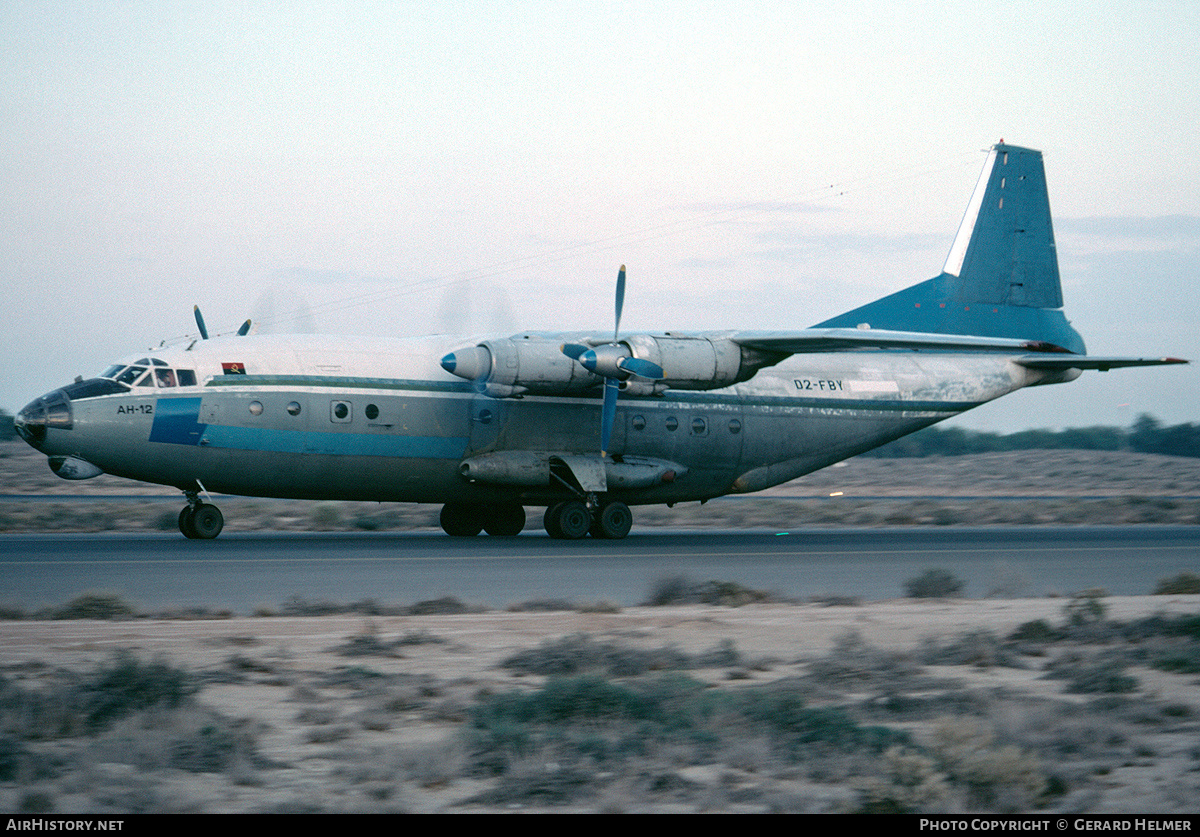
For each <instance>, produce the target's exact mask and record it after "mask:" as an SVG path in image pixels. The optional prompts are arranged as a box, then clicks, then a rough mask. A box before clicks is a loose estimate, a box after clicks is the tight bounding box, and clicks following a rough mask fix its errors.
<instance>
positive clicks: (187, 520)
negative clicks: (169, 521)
mask: <svg viewBox="0 0 1200 837" xmlns="http://www.w3.org/2000/svg"><path fill="white" fill-rule="evenodd" d="M194 514H195V512H194V511H193V510H192V507H191V506H184V507H183V509H182V510H181V511H180V512H179V531H180V532H183V536H184V537H185V538H198V537H200V536H199V535H197V534H196V526H195V524H194V523H193V518H194Z"/></svg>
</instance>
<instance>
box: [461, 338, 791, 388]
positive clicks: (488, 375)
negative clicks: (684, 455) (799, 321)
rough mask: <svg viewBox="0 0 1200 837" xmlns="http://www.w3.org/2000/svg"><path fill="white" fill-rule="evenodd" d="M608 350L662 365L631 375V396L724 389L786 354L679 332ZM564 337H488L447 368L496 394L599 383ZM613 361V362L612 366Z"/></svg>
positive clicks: (631, 341)
mask: <svg viewBox="0 0 1200 837" xmlns="http://www.w3.org/2000/svg"><path fill="white" fill-rule="evenodd" d="M592 342H593V345H597V346H598V347H600V348H603V349H605V351H604V352H603V353H601V352H600V351H599V348H598V349H597V354H598V355H600V354H603V357H604V359H606V360H611V358H609V357H608V356H609V355H613V356H614V357H615V356H616V355H618V354H621V355H623V356H625V357H636V358H641V359H643V360H648V361H650V362H651V363H655V364H657V365H658V366H660V367H662V370H663V374H664V377H663V379H662V380H659V381H652V380H647V379H644V378H640V377H638V376H636V375H629V376H628V377H626V378H625V379H624V380H623V381H622V383H621V387H622V390H623V391H625V392H627V393H628V394H630V395H653V394H657V393H660V392H663V391H664V390H666V389H690V390H705V389H720V388H722V387H727V386H730V385H732V384H736V383H740V382H741V381H747V380H749V379H750V378H752V377H754V375H755V373H757V372H758V370H759V369H762V368H763V367H765V366H772V365H774V364H776V363H778V362H779V361H780V360H782V359H783V358H785V357H787V354H786V353H778V352H766V351H762V350H759V349H751V348H747V347H745V346H740V345H738V344H737V343H735V342H733V341H732V340H730V339H729V338H727V337H703V336H685V335H675V334H660V335H650V334H636V335H632V336H629V337H625V338H623V339H622V340H621V341H620V342H619V343H618V344H617V345H616V346H615V347H611V348H610V347H609V346H608V345H607V344H604V343H596V342H595V341H592ZM562 345H563V344H562V342H561V338H554V339H547V338H546V337H543V336H541V335H536V334H522V335H518V336H516V337H509V338H506V339H503V340H488V341H485V342H483V343H480V344H479V345H478V346H474V347H472V348H469V349H463V350H461V351H457V352H453V353H451V354H448V355H446V356H445V357H444V358H442V368H443V369H445V370H446V371H447V372H451V373H453V374H455V375H457V376H459V377H460V378H466V379H467V380H470V381H474V382H475V384H476V386H477V387H478V388H479V391H480V392H483V393H486V394H488V395H491V396H493V397H495V398H509V397H513V396H518V395H523V394H525V393H530V394H536V395H571V394H574V393H580V392H585V391H587V390H589V389H592V388H593V387H597V386H599V385H600V384H601V383H602V382H603V380H604V378H603V377H601V376H600V375H596V374H594V373H592V372H589V371H588V370H587V369H585V368H584V367H583V364H581V363H580V362H578V361H576V360H574V359H573V358H570V357H568V356H567V355H565V354H563V352H562ZM609 365H612V364H609Z"/></svg>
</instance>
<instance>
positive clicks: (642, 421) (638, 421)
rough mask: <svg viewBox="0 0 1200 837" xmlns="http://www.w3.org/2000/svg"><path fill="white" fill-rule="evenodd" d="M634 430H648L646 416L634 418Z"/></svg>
mask: <svg viewBox="0 0 1200 837" xmlns="http://www.w3.org/2000/svg"><path fill="white" fill-rule="evenodd" d="M633 429H634V430H645V429H646V417H645V416H634V417H633Z"/></svg>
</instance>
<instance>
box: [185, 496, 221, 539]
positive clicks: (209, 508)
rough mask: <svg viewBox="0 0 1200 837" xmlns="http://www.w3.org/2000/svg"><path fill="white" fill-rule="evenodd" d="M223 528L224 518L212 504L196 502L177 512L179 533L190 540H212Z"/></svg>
mask: <svg viewBox="0 0 1200 837" xmlns="http://www.w3.org/2000/svg"><path fill="white" fill-rule="evenodd" d="M223 528H225V516H224V515H222V514H221V510H220V509H218V508H217V507H216V506H214V505H213V504H212V503H200V502H197V503H195V504H194V505H187V506H184V507H183V510H182V511H180V512H179V531H180V532H182V533H183V535H184V537H187V538H190V539H192V540H212V539H213V538H215V537H216V536H217V535H219V534H221V530H222V529H223Z"/></svg>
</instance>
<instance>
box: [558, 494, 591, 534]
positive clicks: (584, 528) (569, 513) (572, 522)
mask: <svg viewBox="0 0 1200 837" xmlns="http://www.w3.org/2000/svg"><path fill="white" fill-rule="evenodd" d="M554 511H555V514H554V526H555V528H556V529H557V530H558V532H559V535H558V537H560V538H562V539H563V540H568V541H575V540H579V539H580V538H582V537H583V536H584V535H586V534H587V533H588V530H589V529H590V528H591V527H592V513H591V512H589V511H588V508H587V506H585V505H584V504H583V503H581V502H579V501H578V500H567V501H566V502H565V503H559V504H558V505H557V506H555V507H554ZM552 534H553V533H552Z"/></svg>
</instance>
